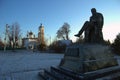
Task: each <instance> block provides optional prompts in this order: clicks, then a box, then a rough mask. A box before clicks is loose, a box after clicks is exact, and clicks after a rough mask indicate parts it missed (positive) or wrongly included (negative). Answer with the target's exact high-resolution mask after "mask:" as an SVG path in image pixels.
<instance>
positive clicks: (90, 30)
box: [75, 8, 104, 43]
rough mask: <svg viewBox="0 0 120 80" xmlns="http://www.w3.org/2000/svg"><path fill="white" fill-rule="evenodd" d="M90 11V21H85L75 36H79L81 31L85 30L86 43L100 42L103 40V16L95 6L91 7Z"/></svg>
mask: <svg viewBox="0 0 120 80" xmlns="http://www.w3.org/2000/svg"><path fill="white" fill-rule="evenodd" d="M91 13H92V16H91V17H90V21H86V22H85V23H84V25H83V27H82V28H81V30H80V31H79V33H78V34H76V35H75V36H76V37H80V35H81V34H82V33H83V31H85V42H86V43H101V42H102V41H103V34H102V27H103V23H104V18H103V15H102V14H101V13H98V12H97V11H96V9H95V8H92V9H91Z"/></svg>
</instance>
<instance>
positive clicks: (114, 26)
mask: <svg viewBox="0 0 120 80" xmlns="http://www.w3.org/2000/svg"><path fill="white" fill-rule="evenodd" d="M93 7H94V8H96V9H97V11H98V12H101V13H102V14H103V16H104V19H105V22H104V27H103V34H104V37H105V39H110V40H112V39H114V38H115V35H117V34H118V32H120V28H119V27H120V0H0V37H4V34H3V33H4V29H5V24H9V25H11V24H13V23H14V22H18V23H19V24H20V27H21V32H22V36H23V37H25V35H26V33H27V31H33V32H34V33H35V34H36V36H37V33H38V27H39V26H40V24H41V23H42V24H43V25H44V27H45V36H46V37H47V38H49V37H50V36H51V37H52V38H54V37H55V36H56V32H57V30H58V29H59V28H60V27H61V26H62V25H63V24H64V22H67V23H69V24H70V26H71V28H70V29H71V33H70V38H71V39H73V40H74V39H75V37H74V34H76V33H77V32H78V31H79V30H80V28H81V26H82V25H83V23H84V22H85V21H86V20H89V17H90V16H91V12H90V9H91V8H93Z"/></svg>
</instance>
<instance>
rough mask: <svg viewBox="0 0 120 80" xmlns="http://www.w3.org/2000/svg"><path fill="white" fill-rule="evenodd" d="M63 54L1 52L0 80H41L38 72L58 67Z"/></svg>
mask: <svg viewBox="0 0 120 80" xmlns="http://www.w3.org/2000/svg"><path fill="white" fill-rule="evenodd" d="M61 58H63V54H53V53H40V52H32V51H17V52H11V51H7V52H3V51H0V80H40V78H39V76H38V72H40V71H42V70H43V69H49V68H50V66H58V65H59V63H60V60H61Z"/></svg>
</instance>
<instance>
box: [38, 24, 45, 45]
mask: <svg viewBox="0 0 120 80" xmlns="http://www.w3.org/2000/svg"><path fill="white" fill-rule="evenodd" d="M38 43H39V44H44V43H45V42H44V26H43V25H42V24H41V25H40V26H39V32H38Z"/></svg>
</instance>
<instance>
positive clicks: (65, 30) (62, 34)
mask: <svg viewBox="0 0 120 80" xmlns="http://www.w3.org/2000/svg"><path fill="white" fill-rule="evenodd" d="M69 33H70V25H69V24H68V23H64V24H63V26H62V27H61V28H60V29H59V30H58V31H57V38H62V39H64V40H69Z"/></svg>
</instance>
